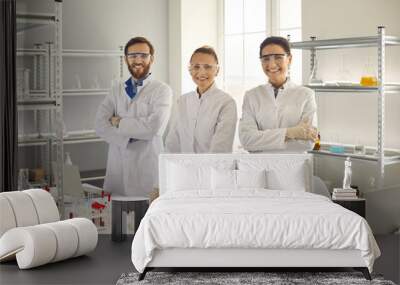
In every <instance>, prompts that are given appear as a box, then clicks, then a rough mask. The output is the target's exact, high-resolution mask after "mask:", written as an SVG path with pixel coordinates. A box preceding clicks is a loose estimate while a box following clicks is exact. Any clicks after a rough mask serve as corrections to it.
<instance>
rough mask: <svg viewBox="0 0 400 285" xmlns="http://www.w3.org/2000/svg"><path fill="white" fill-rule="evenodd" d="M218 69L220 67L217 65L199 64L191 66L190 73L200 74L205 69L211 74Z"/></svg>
mask: <svg viewBox="0 0 400 285" xmlns="http://www.w3.org/2000/svg"><path fill="white" fill-rule="evenodd" d="M217 67H218V65H216V64H200V63H198V64H191V65H189V71H191V72H198V71H200V70H201V69H203V70H204V71H206V72H210V71H212V70H213V69H215V68H217Z"/></svg>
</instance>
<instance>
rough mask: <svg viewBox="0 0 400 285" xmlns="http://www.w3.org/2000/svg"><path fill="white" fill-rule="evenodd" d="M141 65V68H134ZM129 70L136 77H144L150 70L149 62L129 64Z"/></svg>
mask: <svg viewBox="0 0 400 285" xmlns="http://www.w3.org/2000/svg"><path fill="white" fill-rule="evenodd" d="M138 65H139V66H142V70H136V68H135V66H138ZM128 69H129V72H130V73H131V74H132V76H133V77H134V78H136V79H141V78H143V77H145V76H146V75H147V74H148V73H149V70H150V64H147V65H146V64H144V63H140V64H131V65H129V66H128Z"/></svg>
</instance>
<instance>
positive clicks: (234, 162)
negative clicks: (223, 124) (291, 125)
mask: <svg viewBox="0 0 400 285" xmlns="http://www.w3.org/2000/svg"><path fill="white" fill-rule="evenodd" d="M299 164H302V165H304V166H305V169H306V171H305V173H306V174H305V176H306V177H305V181H306V191H307V192H312V190H313V189H312V184H313V183H312V176H313V159H312V155H311V154H275V153H274V154H270V153H260V154H160V156H159V188H160V195H162V194H164V193H166V192H167V191H168V188H169V187H168V183H169V180H168V171H171V167H174V166H175V165H183V166H184V167H208V166H211V167H214V168H225V169H226V168H230V169H241V168H247V169H255V168H257V167H258V166H260V165H262V167H264V168H270V167H272V168H274V169H280V168H282V169H284V168H286V169H288V167H289V168H290V167H292V166H293V165H299ZM178 179H179V175H178Z"/></svg>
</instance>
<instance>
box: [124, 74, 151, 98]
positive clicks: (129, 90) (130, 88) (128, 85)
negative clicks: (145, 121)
mask: <svg viewBox="0 0 400 285" xmlns="http://www.w3.org/2000/svg"><path fill="white" fill-rule="evenodd" d="M149 75H150V73H149V74H148V75H146V76H145V77H143V78H141V79H139V80H137V81H134V82H135V83H134V84H133V82H132V81H133V80H132V78H129V79H128V80H127V81H125V92H126V95H128V96H129V98H131V99H133V98H134V97H135V96H136V94H137V87H138V86H143V81H144V80H145V79H146V78H147V77H149Z"/></svg>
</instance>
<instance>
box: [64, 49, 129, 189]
mask: <svg viewBox="0 0 400 285" xmlns="http://www.w3.org/2000/svg"><path fill="white" fill-rule="evenodd" d="M63 58H117V59H119V76H120V78H122V77H123V63H124V53H123V47H122V46H120V47H119V49H118V50H81V49H79V50H78V49H64V50H63ZM109 92H110V90H109V89H64V90H63V92H62V93H63V96H68V97H81V96H106V95H107V94H109ZM98 142H104V140H103V139H102V138H100V137H98V136H97V135H96V134H95V131H94V130H93V131H91V132H88V133H83V134H82V133H80V134H73V133H72V134H69V135H68V136H67V137H64V145H67V144H68V145H72V144H82V143H98ZM81 174H82V178H81V181H82V182H87V181H94V180H101V179H104V177H105V169H101V170H92V171H83V172H82V173H81Z"/></svg>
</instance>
